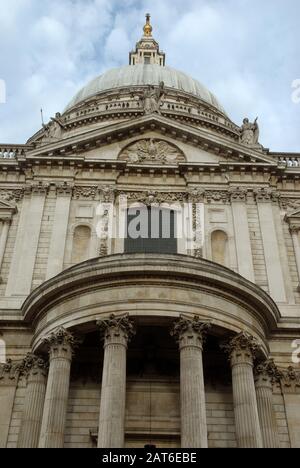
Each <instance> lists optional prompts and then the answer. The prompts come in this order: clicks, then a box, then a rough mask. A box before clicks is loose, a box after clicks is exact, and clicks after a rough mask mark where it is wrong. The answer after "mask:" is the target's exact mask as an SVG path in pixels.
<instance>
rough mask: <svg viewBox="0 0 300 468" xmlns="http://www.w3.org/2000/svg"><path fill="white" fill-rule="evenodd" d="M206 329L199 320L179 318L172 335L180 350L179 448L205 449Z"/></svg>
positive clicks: (204, 324) (206, 325)
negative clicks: (204, 373) (204, 350)
mask: <svg viewBox="0 0 300 468" xmlns="http://www.w3.org/2000/svg"><path fill="white" fill-rule="evenodd" d="M209 327H210V325H209V324H207V323H201V322H200V320H199V319H198V317H194V319H192V320H191V319H188V318H184V317H181V318H180V319H179V320H178V321H177V322H176V323H175V326H174V329H173V331H172V335H173V336H175V337H176V338H177V340H178V342H179V348H180V401H181V447H182V448H207V447H208V441H207V422H206V404H205V387H204V376H203V362H202V349H203V342H204V338H205V334H206V331H207V329H208V328H209Z"/></svg>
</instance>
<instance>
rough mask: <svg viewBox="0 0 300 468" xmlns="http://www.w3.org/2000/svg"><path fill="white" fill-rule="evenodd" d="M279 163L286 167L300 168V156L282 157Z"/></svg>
mask: <svg viewBox="0 0 300 468" xmlns="http://www.w3.org/2000/svg"><path fill="white" fill-rule="evenodd" d="M279 163H280V164H282V165H284V166H286V167H300V156H299V157H297V156H296V157H293V156H281V157H280V158H279Z"/></svg>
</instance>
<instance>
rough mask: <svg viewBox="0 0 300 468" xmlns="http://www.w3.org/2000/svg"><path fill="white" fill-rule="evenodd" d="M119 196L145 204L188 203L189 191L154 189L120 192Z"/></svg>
mask: <svg viewBox="0 0 300 468" xmlns="http://www.w3.org/2000/svg"><path fill="white" fill-rule="evenodd" d="M119 197H122V198H125V197H126V198H127V200H128V201H130V202H137V203H142V204H143V205H146V206H150V205H155V204H156V205H160V204H163V203H168V204H172V203H186V202H188V193H187V192H156V191H152V190H148V191H143V192H119Z"/></svg>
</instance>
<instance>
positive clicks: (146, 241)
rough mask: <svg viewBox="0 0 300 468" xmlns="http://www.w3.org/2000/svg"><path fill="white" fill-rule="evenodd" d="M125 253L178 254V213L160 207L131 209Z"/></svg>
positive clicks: (128, 216) (128, 212) (128, 214)
mask: <svg viewBox="0 0 300 468" xmlns="http://www.w3.org/2000/svg"><path fill="white" fill-rule="evenodd" d="M125 253H177V236H176V212H175V211H174V210H168V209H164V208H158V207H138V208H130V209H129V210H128V211H127V232H126V236H125Z"/></svg>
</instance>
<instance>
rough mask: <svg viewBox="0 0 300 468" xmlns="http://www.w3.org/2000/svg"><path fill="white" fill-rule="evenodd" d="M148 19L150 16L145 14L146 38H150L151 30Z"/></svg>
mask: <svg viewBox="0 0 300 468" xmlns="http://www.w3.org/2000/svg"><path fill="white" fill-rule="evenodd" d="M150 18H151V16H150V14H149V13H147V14H146V24H145V26H144V36H146V37H151V36H152V31H153V28H152V26H151V24H150Z"/></svg>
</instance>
